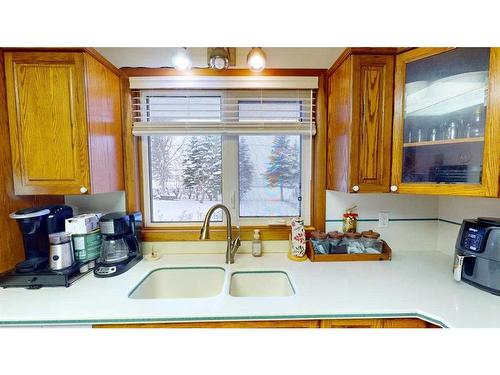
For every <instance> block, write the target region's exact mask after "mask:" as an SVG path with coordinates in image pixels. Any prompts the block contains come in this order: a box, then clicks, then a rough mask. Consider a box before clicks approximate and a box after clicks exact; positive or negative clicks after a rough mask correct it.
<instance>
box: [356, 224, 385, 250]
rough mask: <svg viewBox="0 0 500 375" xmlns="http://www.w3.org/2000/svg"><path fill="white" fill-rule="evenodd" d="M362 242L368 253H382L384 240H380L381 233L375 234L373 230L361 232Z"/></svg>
mask: <svg viewBox="0 0 500 375" xmlns="http://www.w3.org/2000/svg"><path fill="white" fill-rule="evenodd" d="M361 242H362V243H363V246H364V248H365V252H366V253H369V254H380V253H382V240H381V239H380V233H377V232H374V231H373V230H371V229H370V230H368V231H365V232H361Z"/></svg>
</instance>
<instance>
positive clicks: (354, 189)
mask: <svg viewBox="0 0 500 375" xmlns="http://www.w3.org/2000/svg"><path fill="white" fill-rule="evenodd" d="M352 191H354V192H355V193H357V192H358V191H359V186H358V185H354V186H353V187H352Z"/></svg>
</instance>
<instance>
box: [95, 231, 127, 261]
mask: <svg viewBox="0 0 500 375" xmlns="http://www.w3.org/2000/svg"><path fill="white" fill-rule="evenodd" d="M128 255H129V246H128V243H127V240H126V238H125V237H119V236H108V237H106V238H105V239H104V240H103V241H102V245H101V261H102V262H105V263H117V262H121V261H122V260H125V259H127V258H128Z"/></svg>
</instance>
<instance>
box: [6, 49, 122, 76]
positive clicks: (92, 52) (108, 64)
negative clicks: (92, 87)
mask: <svg viewBox="0 0 500 375" xmlns="http://www.w3.org/2000/svg"><path fill="white" fill-rule="evenodd" d="M4 51H6V52H86V53H88V54H89V55H91V56H92V57H93V58H95V59H96V60H97V61H99V62H100V63H101V64H102V65H104V66H105V67H107V68H108V69H110V70H111V71H112V72H113V73H115V74H116V75H117V76H119V77H120V76H121V75H122V72H121V71H120V69H118V68H117V67H116V66H114V65H113V64H112V63H111V62H109V60H107V59H106V58H105V57H104V56H103V55H101V54H100V53H99V52H98V51H97V50H96V49H95V48H92V47H11V48H5V49H4Z"/></svg>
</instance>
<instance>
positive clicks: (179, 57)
mask: <svg viewBox="0 0 500 375" xmlns="http://www.w3.org/2000/svg"><path fill="white" fill-rule="evenodd" d="M172 63H173V65H174V68H175V69H177V70H180V71H183V70H188V69H191V66H192V65H193V61H192V60H191V55H190V54H189V51H188V50H187V48H186V47H183V48H179V49H178V51H176V53H175V55H174V57H173V58H172Z"/></svg>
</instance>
